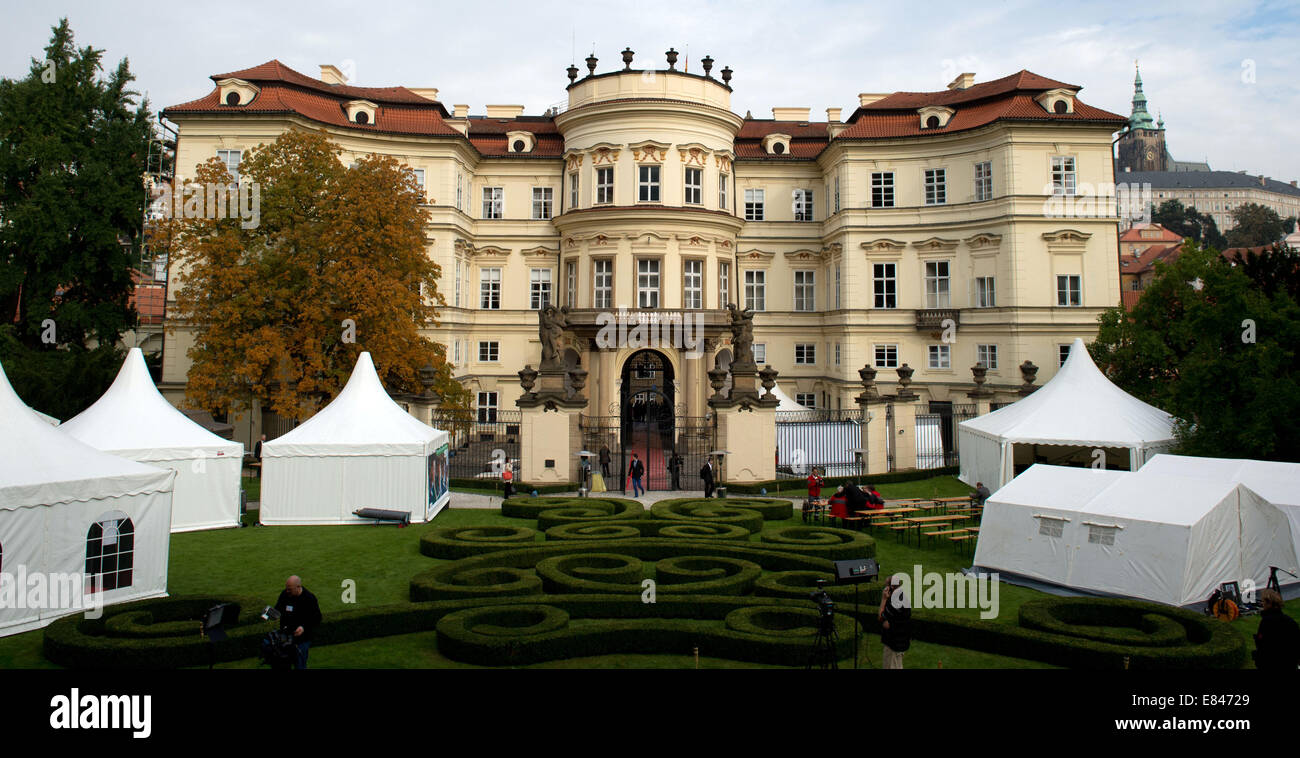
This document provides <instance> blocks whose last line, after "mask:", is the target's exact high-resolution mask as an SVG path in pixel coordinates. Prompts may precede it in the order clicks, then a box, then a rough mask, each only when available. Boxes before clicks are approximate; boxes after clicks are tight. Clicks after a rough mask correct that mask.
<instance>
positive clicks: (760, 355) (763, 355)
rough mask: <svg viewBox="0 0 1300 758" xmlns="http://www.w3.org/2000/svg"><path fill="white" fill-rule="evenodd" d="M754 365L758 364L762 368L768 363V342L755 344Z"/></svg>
mask: <svg viewBox="0 0 1300 758" xmlns="http://www.w3.org/2000/svg"><path fill="white" fill-rule="evenodd" d="M754 363H757V364H758V365H760V366H762V365H763V364H764V363H767V343H766V342H755V343H754Z"/></svg>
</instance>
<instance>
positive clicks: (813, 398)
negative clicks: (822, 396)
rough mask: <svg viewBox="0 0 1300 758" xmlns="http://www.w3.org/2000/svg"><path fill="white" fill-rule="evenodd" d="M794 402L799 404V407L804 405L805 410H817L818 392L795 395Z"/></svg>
mask: <svg viewBox="0 0 1300 758" xmlns="http://www.w3.org/2000/svg"><path fill="white" fill-rule="evenodd" d="M794 401H795V402H796V403H798V404H799V405H802V406H803V407H805V408H816V407H817V393H816V392H796V393H795V395H794Z"/></svg>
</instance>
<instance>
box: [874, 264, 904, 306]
mask: <svg viewBox="0 0 1300 758" xmlns="http://www.w3.org/2000/svg"><path fill="white" fill-rule="evenodd" d="M871 273H872V277H871V279H872V288H873V291H874V294H875V307H877V308H897V307H898V264H897V263H873V264H872V265H871Z"/></svg>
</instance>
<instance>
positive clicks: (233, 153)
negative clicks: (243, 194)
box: [217, 150, 243, 184]
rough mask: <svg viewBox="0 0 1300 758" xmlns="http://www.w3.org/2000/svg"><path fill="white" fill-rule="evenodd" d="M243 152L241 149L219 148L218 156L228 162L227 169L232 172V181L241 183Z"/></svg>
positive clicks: (225, 162)
mask: <svg viewBox="0 0 1300 758" xmlns="http://www.w3.org/2000/svg"><path fill="white" fill-rule="evenodd" d="M242 155H243V152H242V151H240V150H218V151H217V158H218V159H220V160H221V162H222V163H224V164H226V171H228V172H230V181H231V182H233V183H235V184H239V162H240V158H241V156H242Z"/></svg>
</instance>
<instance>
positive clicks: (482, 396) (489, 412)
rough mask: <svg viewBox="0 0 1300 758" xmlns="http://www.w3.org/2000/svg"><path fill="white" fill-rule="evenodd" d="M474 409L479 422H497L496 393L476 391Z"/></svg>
mask: <svg viewBox="0 0 1300 758" xmlns="http://www.w3.org/2000/svg"><path fill="white" fill-rule="evenodd" d="M475 410H476V411H477V415H478V422H479V423H480V424H495V423H496V422H497V393H495V392H480V393H478V402H477V403H476V404H475Z"/></svg>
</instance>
